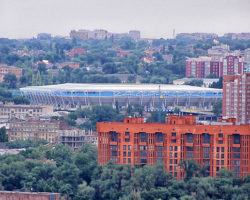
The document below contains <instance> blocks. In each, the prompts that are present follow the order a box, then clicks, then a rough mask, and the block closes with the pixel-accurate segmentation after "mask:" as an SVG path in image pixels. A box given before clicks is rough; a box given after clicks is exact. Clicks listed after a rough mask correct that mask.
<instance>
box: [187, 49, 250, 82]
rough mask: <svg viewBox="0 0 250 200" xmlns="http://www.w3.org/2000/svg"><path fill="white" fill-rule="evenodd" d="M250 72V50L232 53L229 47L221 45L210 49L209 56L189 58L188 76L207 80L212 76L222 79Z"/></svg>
mask: <svg viewBox="0 0 250 200" xmlns="http://www.w3.org/2000/svg"><path fill="white" fill-rule="evenodd" d="M248 71H250V49H246V50H245V51H243V52H241V51H234V52H230V50H229V46H228V45H224V44H221V45H219V46H213V47H212V48H211V49H208V55H207V56H200V57H198V58H188V59H187V60H186V76H187V77H188V76H194V77H196V78H205V77H206V76H208V75H210V74H215V75H216V77H222V76H224V75H228V74H243V73H246V72H248Z"/></svg>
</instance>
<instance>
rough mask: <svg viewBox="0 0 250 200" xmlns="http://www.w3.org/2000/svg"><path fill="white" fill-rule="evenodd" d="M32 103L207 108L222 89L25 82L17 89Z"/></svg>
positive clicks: (77, 105) (220, 93)
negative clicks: (29, 84)
mask: <svg viewBox="0 0 250 200" xmlns="http://www.w3.org/2000/svg"><path fill="white" fill-rule="evenodd" d="M20 91H21V94H22V95H23V96H25V97H27V98H28V99H30V101H31V103H32V104H39V103H40V104H41V103H42V104H47V105H53V106H55V107H56V108H79V107H82V106H91V105H94V104H100V105H102V104H111V105H115V104H116V102H118V103H119V105H120V106H127V105H129V104H131V105H134V104H140V105H142V106H144V107H145V108H155V107H158V105H159V102H161V104H162V108H166V109H167V108H169V107H177V106H178V107H185V108H193V107H196V108H199V109H203V110H204V109H205V110H211V108H212V105H213V104H214V103H215V102H217V101H219V100H222V90H221V89H212V88H201V87H195V86H188V85H165V84H164V85H163V84H161V85H153V84H73V83H66V84H58V85H47V86H29V87H25V88H21V89H20Z"/></svg>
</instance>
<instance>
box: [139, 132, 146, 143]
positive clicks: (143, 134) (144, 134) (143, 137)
mask: <svg viewBox="0 0 250 200" xmlns="http://www.w3.org/2000/svg"><path fill="white" fill-rule="evenodd" d="M140 142H147V134H146V133H144V132H142V133H140Z"/></svg>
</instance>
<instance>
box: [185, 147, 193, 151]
mask: <svg viewBox="0 0 250 200" xmlns="http://www.w3.org/2000/svg"><path fill="white" fill-rule="evenodd" d="M193 150H194V147H186V151H193Z"/></svg>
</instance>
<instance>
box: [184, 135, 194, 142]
mask: <svg viewBox="0 0 250 200" xmlns="http://www.w3.org/2000/svg"><path fill="white" fill-rule="evenodd" d="M186 136H187V143H193V141H194V136H193V134H192V133H187V134H186Z"/></svg>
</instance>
